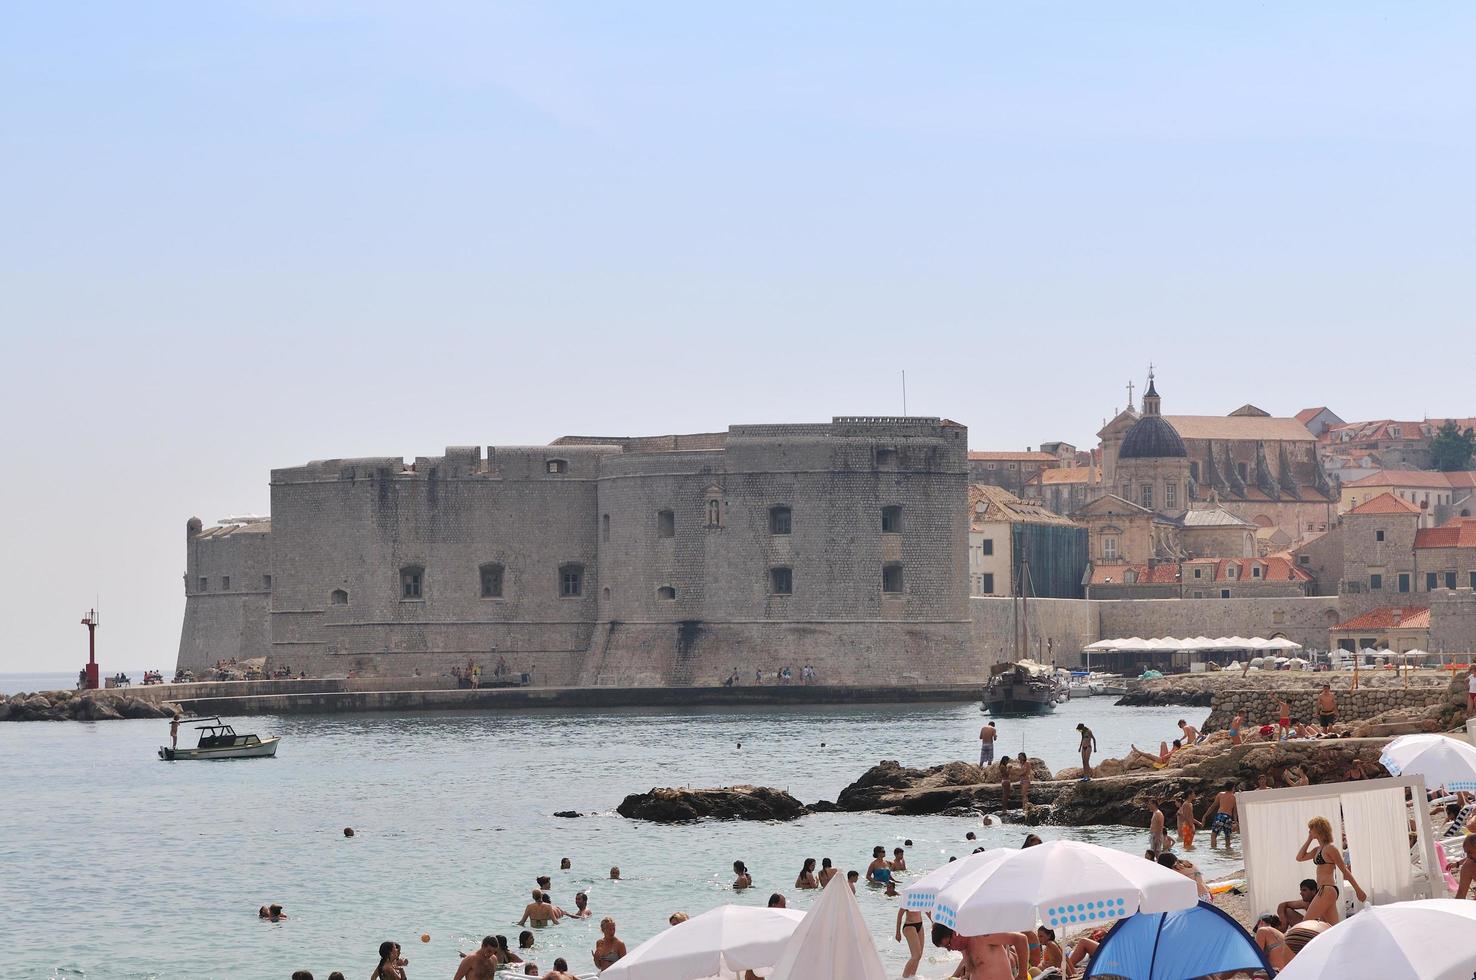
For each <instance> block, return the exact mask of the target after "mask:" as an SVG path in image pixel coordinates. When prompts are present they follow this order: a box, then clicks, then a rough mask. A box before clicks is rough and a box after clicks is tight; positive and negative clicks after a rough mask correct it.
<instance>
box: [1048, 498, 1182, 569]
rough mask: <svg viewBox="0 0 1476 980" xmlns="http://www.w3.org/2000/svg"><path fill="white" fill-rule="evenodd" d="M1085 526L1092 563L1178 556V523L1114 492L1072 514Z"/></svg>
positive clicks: (1149, 559) (1180, 548)
mask: <svg viewBox="0 0 1476 980" xmlns="http://www.w3.org/2000/svg"><path fill="white" fill-rule="evenodd" d="M1073 519H1074V520H1075V521H1076V523H1078V524H1080V525H1081V526H1083V527H1085V528H1086V529H1087V535H1088V539H1087V550H1088V554H1089V555H1090V556H1091V560H1092V562H1093V563H1094V564H1109V565H1110V564H1116V563H1119V562H1127V563H1144V562H1149V561H1158V560H1171V559H1178V558H1182V557H1183V555H1184V549H1183V546H1182V545H1181V544H1180V542H1179V530H1180V528H1179V523H1178V522H1177V521H1175V520H1173V519H1171V518H1168V517H1165V516H1163V515H1162V514H1159V513H1157V512H1155V511H1152V510H1149V509H1148V508H1147V507H1142V506H1139V505H1138V504H1135V503H1133V502H1132V501H1130V500H1124V499H1122V498H1121V497H1119V496H1117V495H1116V494H1107V495H1106V496H1103V497H1098V498H1097V499H1096V500H1094V501H1092V502H1091V503H1089V504H1087V505H1086V506H1085V507H1083V508H1082V509H1081V510H1079V511H1077V512H1076V514H1075V515H1073Z"/></svg>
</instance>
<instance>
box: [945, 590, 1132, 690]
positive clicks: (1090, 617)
mask: <svg viewBox="0 0 1476 980" xmlns="http://www.w3.org/2000/svg"><path fill="white" fill-rule="evenodd" d="M1106 605H1110V603H1102V602H1093V601H1091V600H1089V599H1029V600H1025V601H1022V600H1019V599H1012V598H1008V597H1003V596H1001V597H992V596H991V597H985V596H975V597H974V598H973V599H970V600H969V608H970V610H971V611H972V614H973V615H972V617H971V626H970V635H971V638H972V643H973V653H974V656H975V657H976V658H977V659H978V661H979V663H980V664H982V665H983V667H984V669H985V671H986V672H987V670H988V667H989V665H991V664H997V663H1005V662H1008V661H1011V660H1014V659H1015V658H1016V657H1017V656H1018V654H1017V650H1018V649H1019V643H1020V636H1021V630H1020V627H1021V626H1022V625H1023V626H1024V627H1025V633H1024V641H1025V643H1026V648H1025V655H1026V656H1028V657H1029V658H1030V659H1032V660H1039V661H1040V662H1042V663H1053V662H1054V663H1058V664H1059V665H1060V666H1062V667H1074V666H1077V664H1078V663H1079V662H1080V660H1081V649H1082V647H1084V646H1086V645H1087V644H1088V643H1092V642H1094V641H1095V640H1097V639H1099V633H1098V611H1099V609H1100V608H1101V607H1103V606H1106Z"/></svg>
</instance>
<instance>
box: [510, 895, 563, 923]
mask: <svg viewBox="0 0 1476 980" xmlns="http://www.w3.org/2000/svg"><path fill="white" fill-rule="evenodd" d="M557 921H558V915H557V914H556V912H555V910H554V907H553V905H552V904H551V903H550V902H548V901H547V896H546V895H545V894H544V893H543V892H542V891H540V890H539V889H537V888H535V889H533V901H531V902H529V903H528V904H527V905H526V906H524V908H523V917H522V918H521V919H519V920H518V925H520V926H524V925H532V926H533V928H535V929H543V928H546V927H547V926H551V925H553V924H554V923H555V922H557Z"/></svg>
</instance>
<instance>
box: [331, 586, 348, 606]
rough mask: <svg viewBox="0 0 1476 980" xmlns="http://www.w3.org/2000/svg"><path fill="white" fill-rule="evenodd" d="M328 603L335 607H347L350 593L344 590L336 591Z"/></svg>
mask: <svg viewBox="0 0 1476 980" xmlns="http://www.w3.org/2000/svg"><path fill="white" fill-rule="evenodd" d="M328 601H329V602H331V603H332V604H333V605H335V606H346V605H348V593H347V592H345V591H344V590H343V589H334V590H333V594H332V595H331V596H329V597H328Z"/></svg>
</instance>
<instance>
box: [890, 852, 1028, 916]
mask: <svg viewBox="0 0 1476 980" xmlns="http://www.w3.org/2000/svg"><path fill="white" fill-rule="evenodd" d="M1008 853H1010V849H1009V848H1005V847H996V848H994V849H993V850H989V851H980V852H979V853H978V854H970V855H969V856H968V857H963V858H959V859H958V860H957V861H949V862H948V863H947V864H945V865H943V866H942V867H938V868H934V869H933V870H932V871H929V872H928V873H927V874H925V875H923V876H922V877H921V878H919V879H917V880H916V881H914V882H913V883H912V884H910V885H908V886H907V887H906V888H904V889H902V904H903V905H905V906H907V907H908V908H910V909H916V910H918V911H919V912H931V911H933V906H934V904H936V903H937V901H938V893H939V892H941V891H942V890H943V889H945V888H947V887H948V886H949V884H951V883H952V882H953V879H955V878H957V877H958V876H959V875H962V874H967V873H968V872H970V871H973V870H975V869H977V868H980V867H983V866H984V865H986V864H990V863H992V862H994V861H997V860H999V859H1000V858H1001V857H1003V856H1004V855H1006V854H1008Z"/></svg>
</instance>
